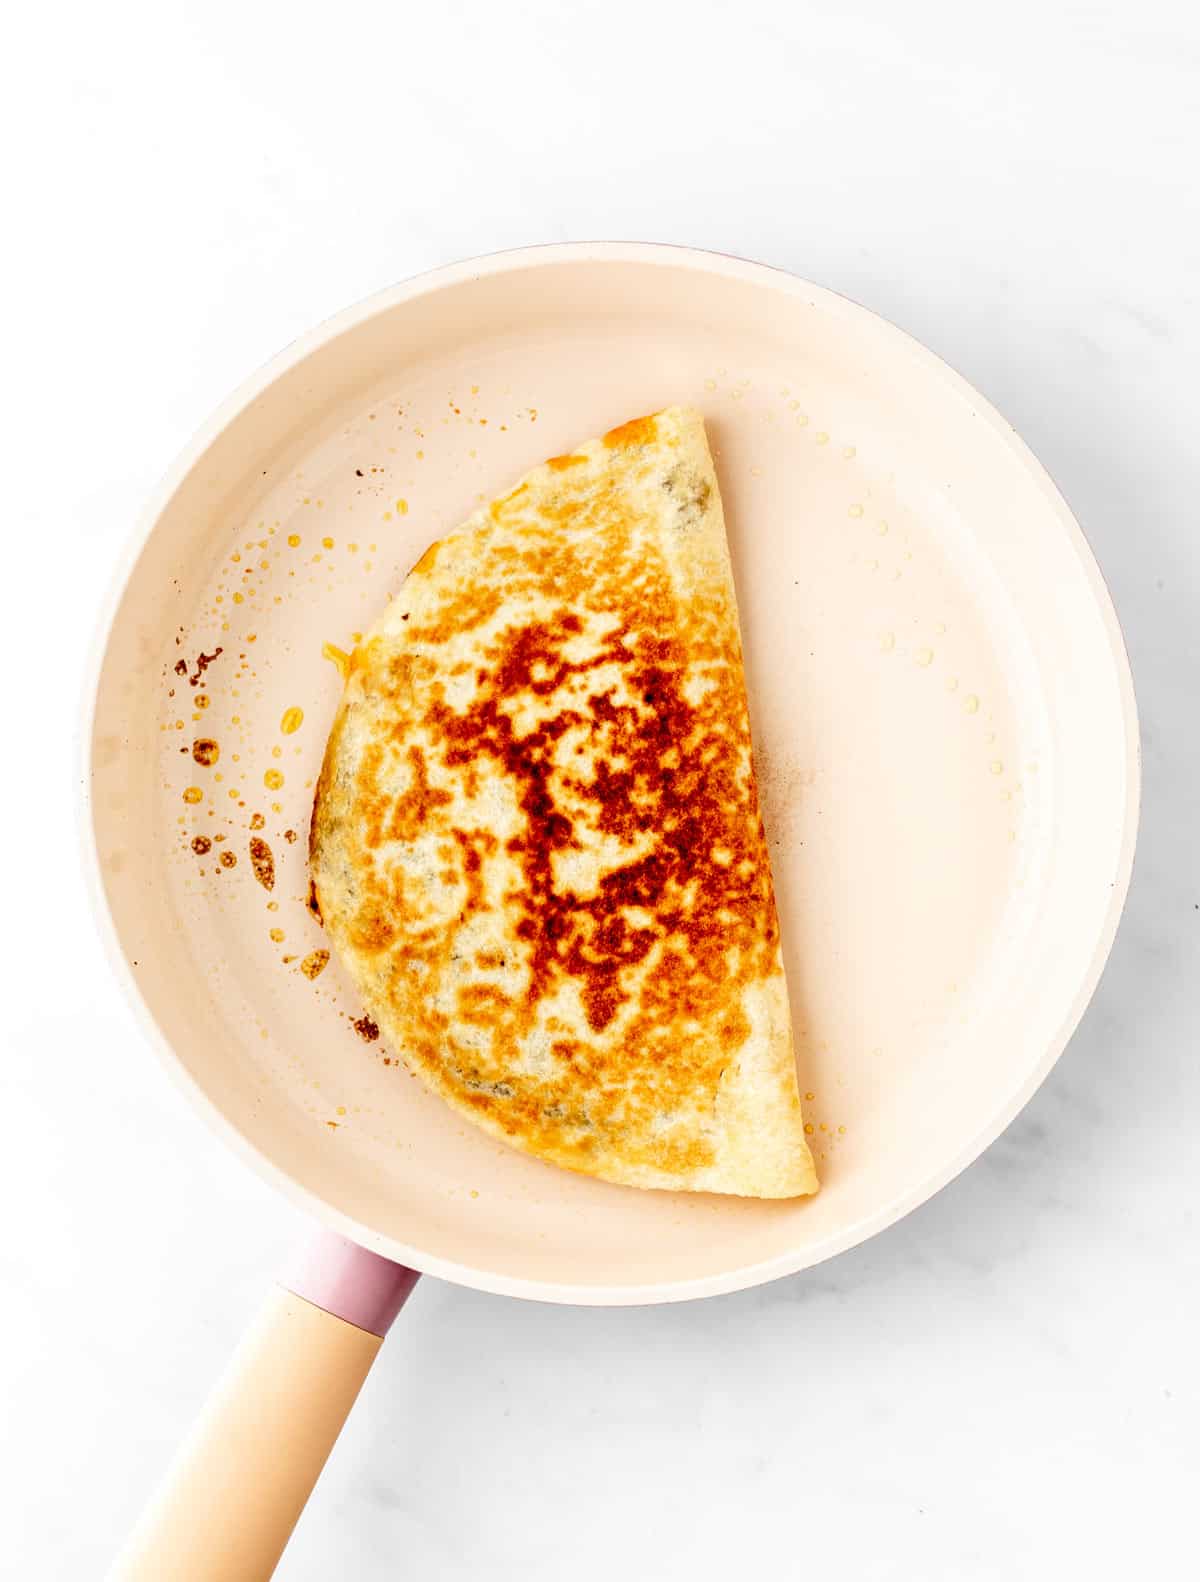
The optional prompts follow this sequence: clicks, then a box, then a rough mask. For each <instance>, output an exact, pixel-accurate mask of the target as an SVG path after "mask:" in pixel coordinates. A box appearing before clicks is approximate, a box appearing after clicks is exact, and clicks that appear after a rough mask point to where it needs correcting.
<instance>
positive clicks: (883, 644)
mask: <svg viewBox="0 0 1200 1582" xmlns="http://www.w3.org/2000/svg"><path fill="white" fill-rule="evenodd" d="M879 646H880V648H882V649H883V651H884V653H885V654H890V653H891V651H892V649H893V648H895V646H896V634H895V632H884V634H883V636H882V637H881V638H880V639H879Z"/></svg>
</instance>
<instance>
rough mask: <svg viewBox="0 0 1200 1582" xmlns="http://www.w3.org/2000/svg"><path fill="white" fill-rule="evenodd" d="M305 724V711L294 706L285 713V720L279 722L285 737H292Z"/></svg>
mask: <svg viewBox="0 0 1200 1582" xmlns="http://www.w3.org/2000/svg"><path fill="white" fill-rule="evenodd" d="M303 724H304V710H303V709H300V708H296V707H295V706H294V705H293V707H292V708H290V709H285V710H284V711H283V718H282V719H281V720H280V722H279V729H280V730H281V731H282V732H283V734H284V735H285V736H292V735H294V734H295V732H296V731H298V730H299V729H300V727H301V725H303Z"/></svg>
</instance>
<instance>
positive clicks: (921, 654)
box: [913, 648, 933, 670]
mask: <svg viewBox="0 0 1200 1582" xmlns="http://www.w3.org/2000/svg"><path fill="white" fill-rule="evenodd" d="M913 660H914V662H915V663H916V664H918V665H920V667H921V669H922V670H928V668H929V666H930V665H931V664H932V663H933V649H932V648H918V649H917V651H916V653H915V654H914V655H913Z"/></svg>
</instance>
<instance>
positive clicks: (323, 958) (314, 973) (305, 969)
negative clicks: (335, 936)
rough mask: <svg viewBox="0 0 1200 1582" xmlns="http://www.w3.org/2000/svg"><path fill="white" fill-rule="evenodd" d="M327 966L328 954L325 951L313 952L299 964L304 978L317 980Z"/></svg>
mask: <svg viewBox="0 0 1200 1582" xmlns="http://www.w3.org/2000/svg"><path fill="white" fill-rule="evenodd" d="M328 965H329V952H328V951H327V950H313V951H310V952H309V954H308V955H307V956H305V958H304V960H303V961H302V962H301V963H300V971H301V972H302V973H303V974H304V976H305V977H306V978H319V977H320V976H321V974H322V973H323V972H324V971H325V968H326V967H327V966H328Z"/></svg>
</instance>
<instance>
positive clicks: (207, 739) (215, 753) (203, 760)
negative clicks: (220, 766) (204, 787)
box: [192, 736, 221, 769]
mask: <svg viewBox="0 0 1200 1582" xmlns="http://www.w3.org/2000/svg"><path fill="white" fill-rule="evenodd" d="M220 756H221V749H220V748H219V747H218V746H217V744H216V742H214V741H213V739H212V737H211V736H199V737H197V739H196V740H195V741H194V742H193V743H192V757H193V758H194V759H195V760H196V762H197V763H198V764H203V766H204V767H205V768H206V769H211V768H212V766H213V764H215V763H216V761H217V759H218V758H219V757H220Z"/></svg>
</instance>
